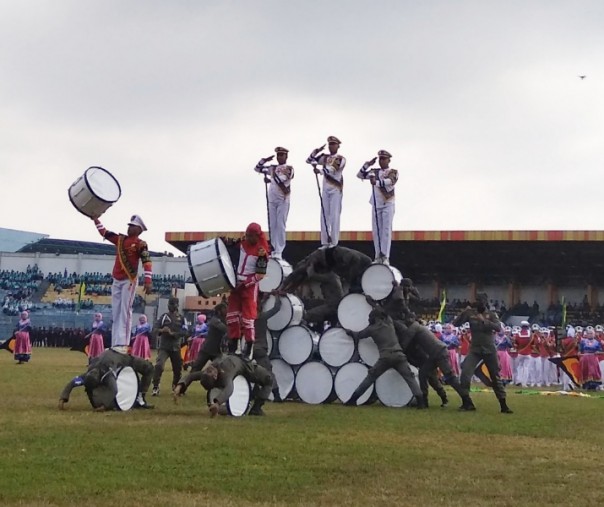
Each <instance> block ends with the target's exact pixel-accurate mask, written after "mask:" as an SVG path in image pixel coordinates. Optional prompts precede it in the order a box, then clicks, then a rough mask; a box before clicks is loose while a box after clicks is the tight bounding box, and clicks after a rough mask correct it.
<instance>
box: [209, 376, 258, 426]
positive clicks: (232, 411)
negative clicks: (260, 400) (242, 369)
mask: <svg viewBox="0 0 604 507" xmlns="http://www.w3.org/2000/svg"><path fill="white" fill-rule="evenodd" d="M220 391H221V389H219V388H216V387H215V388H213V389H210V391H209V392H208V394H207V401H208V405H210V404H211V403H212V401H213V400H214V398H216V397H217V396H218V394H219V393H220ZM251 393H252V391H251V389H250V383H249V382H248V380H247V379H246V378H245V377H244V376H243V375H237V376H236V377H235V378H234V379H233V393H232V394H231V396H229V399H228V400H227V401H226V403H225V404H224V407H221V410H220V411H219V413H220V414H222V415H226V414H228V415H231V416H233V417H241V416H244V415H245V414H247V411H248V409H249V408H250V402H251Z"/></svg>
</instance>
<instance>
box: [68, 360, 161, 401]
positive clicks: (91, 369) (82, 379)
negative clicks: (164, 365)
mask: <svg viewBox="0 0 604 507" xmlns="http://www.w3.org/2000/svg"><path fill="white" fill-rule="evenodd" d="M126 366H130V367H131V368H132V369H133V370H134V371H135V372H136V373H138V374H139V375H140V376H141V380H140V382H139V385H138V395H137V397H136V402H135V403H134V406H133V408H153V405H149V404H148V403H147V402H146V400H145V395H146V394H147V391H148V390H149V385H150V384H151V378H152V377H153V364H151V362H150V361H147V360H145V359H141V358H140V357H134V356H130V355H128V354H122V353H121V352H117V351H115V350H112V349H107V350H106V351H105V352H103V353H102V354H101V355H100V356H98V357H96V358H94V359H93V360H92V362H91V363H90V365H89V366H88V370H86V372H85V373H82V374H81V375H78V376H77V377H74V378H73V379H71V381H70V382H69V383H68V384H67V385H66V386H65V388H64V389H63V391H62V392H61V395H60V397H59V409H60V410H65V404H66V403H68V402H69V395H70V394H71V391H72V390H73V389H74V388H75V387H81V386H84V389H86V394H87V395H88V399H89V400H90V404H91V405H92V408H93V409H95V410H96V411H99V412H100V411H104V410H115V409H116V408H117V405H116V403H115V397H116V395H117V382H116V374H117V372H118V371H119V370H120V369H121V368H124V367H126Z"/></svg>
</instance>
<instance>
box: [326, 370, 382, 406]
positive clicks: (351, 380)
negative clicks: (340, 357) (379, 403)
mask: <svg viewBox="0 0 604 507" xmlns="http://www.w3.org/2000/svg"><path fill="white" fill-rule="evenodd" d="M368 371H369V368H368V367H367V366H366V365H364V364H361V363H348V364H345V365H344V366H342V367H341V368H340V369H339V370H338V372H337V373H336V376H335V378H334V389H335V391H336V395H337V396H338V399H339V400H340V401H341V402H342V403H346V402H347V401H348V400H349V399H350V397H351V396H352V393H354V391H355V390H356V388H357V387H359V385H361V382H363V380H365V377H366V376H367V372H368ZM373 394H374V388H373V384H372V385H370V386H369V387H368V388H367V390H366V391H365V392H364V393H363V394H362V395H361V396H360V397H359V399H358V400H357V403H356V404H357V405H364V404H366V403H372V402H373V401H375V397H374V395H373Z"/></svg>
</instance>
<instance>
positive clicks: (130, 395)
mask: <svg viewBox="0 0 604 507" xmlns="http://www.w3.org/2000/svg"><path fill="white" fill-rule="evenodd" d="M115 382H116V384H117V394H116V395H115V404H116V405H117V408H119V409H120V410H121V411H123V412H125V411H127V410H130V409H131V408H132V407H133V406H134V403H135V402H136V397H137V396H138V377H137V375H136V372H135V371H134V370H133V369H132V368H131V367H130V366H124V367H123V368H122V369H121V370H120V371H119V372H118V374H117V377H116V379H115Z"/></svg>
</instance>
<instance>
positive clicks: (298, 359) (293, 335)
mask: <svg viewBox="0 0 604 507" xmlns="http://www.w3.org/2000/svg"><path fill="white" fill-rule="evenodd" d="M316 340H317V335H316V333H313V332H312V331H311V330H310V329H308V328H307V327H305V326H291V327H288V328H287V329H285V330H284V331H283V332H282V333H281V335H280V336H279V354H280V355H281V357H282V359H284V360H285V361H286V362H287V363H289V364H292V365H298V364H302V363H304V362H305V361H308V360H309V359H310V357H311V356H312V353H313V351H314V350H315V346H316V344H315V341H316Z"/></svg>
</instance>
